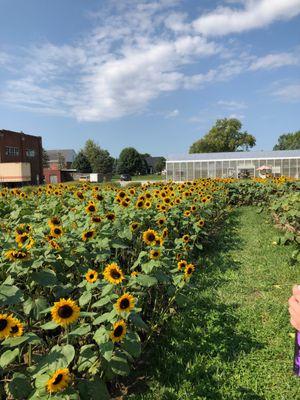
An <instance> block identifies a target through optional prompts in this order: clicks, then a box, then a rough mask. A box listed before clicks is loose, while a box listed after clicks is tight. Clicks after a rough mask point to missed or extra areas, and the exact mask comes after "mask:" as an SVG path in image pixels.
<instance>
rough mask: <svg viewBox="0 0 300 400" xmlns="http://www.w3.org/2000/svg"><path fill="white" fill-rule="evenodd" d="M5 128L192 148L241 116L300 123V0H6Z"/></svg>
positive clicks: (283, 128) (57, 140) (0, 106)
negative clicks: (223, 121)
mask: <svg viewBox="0 0 300 400" xmlns="http://www.w3.org/2000/svg"><path fill="white" fill-rule="evenodd" d="M0 7H1V13H0V121H1V124H0V128H4V129H11V130H17V131H20V130H22V131H24V132H25V133H30V134H34V135H40V136H42V137H43V144H44V147H45V148H46V149H53V148H74V149H75V150H78V149H80V148H81V147H82V146H83V145H84V142H85V141H86V140H87V139H88V138H92V139H94V140H95V141H96V142H98V143H99V144H100V146H101V147H103V148H105V149H108V150H109V151H110V152H111V154H112V155H113V156H118V154H119V152H120V150H121V149H122V148H124V147H127V146H134V147H136V148H137V149H138V150H139V151H140V152H148V153H151V154H152V155H165V156H167V155H168V154H174V153H185V152H187V151H188V148H189V146H190V145H191V144H192V143H193V142H194V141H195V140H197V139H199V138H201V137H202V136H203V135H204V134H205V133H206V132H207V131H208V130H209V128H210V127H211V126H212V125H213V123H214V122H215V120H216V119H217V118H224V117H236V118H239V119H240V120H241V121H242V123H243V128H244V129H245V130H247V131H248V132H249V133H251V134H253V135H254V136H255V137H256V138H257V146H256V149H263V150H270V149H272V147H273V145H274V144H275V143H276V141H277V138H278V136H279V135H280V134H282V133H285V132H289V131H296V130H299V129H300V112H299V111H300V0H284V1H283V0H236V1H235V0H222V1H221V0H220V1H213V0H203V1H202V0H201V1H200V0H198V1H196V0H147V1H146V0H144V1H143V0H109V1H102V0H97V1H96V0H88V1H85V0H51V1H46V0H44V1H40V0H26V1H24V0H0Z"/></svg>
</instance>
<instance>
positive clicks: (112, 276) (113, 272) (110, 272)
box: [103, 263, 125, 285]
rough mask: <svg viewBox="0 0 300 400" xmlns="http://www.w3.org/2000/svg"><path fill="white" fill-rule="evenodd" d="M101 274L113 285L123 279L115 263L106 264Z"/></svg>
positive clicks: (121, 272)
mask: <svg viewBox="0 0 300 400" xmlns="http://www.w3.org/2000/svg"><path fill="white" fill-rule="evenodd" d="M103 276H104V279H105V280H106V281H107V282H109V283H112V284H114V285H117V284H119V283H121V282H122V281H123V280H124V279H125V276H124V274H123V271H122V270H121V268H120V267H119V266H118V264H116V263H111V264H108V265H107V266H106V267H105V269H104V272H103Z"/></svg>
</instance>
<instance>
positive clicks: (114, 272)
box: [110, 269, 121, 279]
mask: <svg viewBox="0 0 300 400" xmlns="http://www.w3.org/2000/svg"><path fill="white" fill-rule="evenodd" d="M110 276H111V277H112V278H113V279H120V278H121V274H120V272H119V271H117V270H116V269H112V270H111V272H110Z"/></svg>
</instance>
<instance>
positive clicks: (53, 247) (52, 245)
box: [49, 240, 61, 250]
mask: <svg viewBox="0 0 300 400" xmlns="http://www.w3.org/2000/svg"><path fill="white" fill-rule="evenodd" d="M49 244H50V246H51V247H52V249H54V250H61V247H60V245H59V244H58V243H57V242H56V241H55V240H49Z"/></svg>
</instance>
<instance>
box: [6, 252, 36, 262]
mask: <svg viewBox="0 0 300 400" xmlns="http://www.w3.org/2000/svg"><path fill="white" fill-rule="evenodd" d="M5 257H6V258H7V259H8V260H10V261H26V260H28V259H29V258H30V254H29V253H28V252H27V251H25V250H22V251H21V250H13V249H11V250H8V251H7V252H6V253H5Z"/></svg>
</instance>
